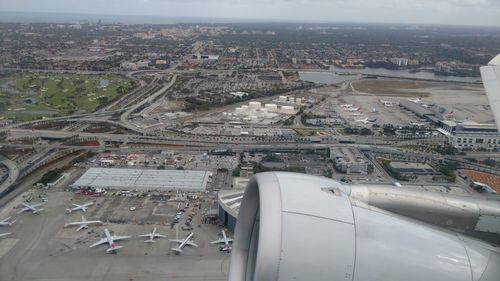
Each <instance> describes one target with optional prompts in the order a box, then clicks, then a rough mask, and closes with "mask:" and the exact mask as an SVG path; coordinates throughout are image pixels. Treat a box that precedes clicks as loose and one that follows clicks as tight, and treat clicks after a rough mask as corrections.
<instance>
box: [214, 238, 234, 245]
mask: <svg viewBox="0 0 500 281" xmlns="http://www.w3.org/2000/svg"><path fill="white" fill-rule="evenodd" d="M228 240H229V239H228ZM219 243H224V239H222V238H220V239H219V240H215V241H212V242H210V244H219Z"/></svg>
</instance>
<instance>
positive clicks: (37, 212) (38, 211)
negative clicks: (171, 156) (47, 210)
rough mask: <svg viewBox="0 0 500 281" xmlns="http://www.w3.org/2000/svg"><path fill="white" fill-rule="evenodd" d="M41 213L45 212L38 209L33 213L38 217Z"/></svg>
mask: <svg viewBox="0 0 500 281" xmlns="http://www.w3.org/2000/svg"><path fill="white" fill-rule="evenodd" d="M41 211H43V209H37V210H36V211H34V212H33V213H34V214H37V215H38V214H39V213H40V212H41Z"/></svg>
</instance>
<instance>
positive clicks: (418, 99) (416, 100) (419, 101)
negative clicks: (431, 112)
mask: <svg viewBox="0 0 500 281" xmlns="http://www.w3.org/2000/svg"><path fill="white" fill-rule="evenodd" d="M408 100H409V101H411V102H414V103H421V102H422V99H421V98H408Z"/></svg>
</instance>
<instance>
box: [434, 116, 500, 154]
mask: <svg viewBox="0 0 500 281" xmlns="http://www.w3.org/2000/svg"><path fill="white" fill-rule="evenodd" d="M440 125H441V126H440V128H439V129H438V131H439V132H441V133H442V134H444V135H445V136H447V137H448V141H449V143H450V144H451V145H452V146H453V147H455V148H457V149H474V150H475V149H487V150H497V149H499V148H500V134H498V130H497V127H496V125H495V124H481V123H477V122H474V121H466V122H462V123H457V122H454V121H449V120H443V121H441V122H440Z"/></svg>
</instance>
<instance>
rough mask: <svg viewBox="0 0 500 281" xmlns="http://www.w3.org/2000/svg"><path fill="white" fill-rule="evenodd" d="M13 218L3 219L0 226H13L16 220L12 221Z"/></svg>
mask: <svg viewBox="0 0 500 281" xmlns="http://www.w3.org/2000/svg"><path fill="white" fill-rule="evenodd" d="M10 218H11V217H8V218H6V219H3V220H1V221H0V226H12V225H13V224H14V223H15V222H16V220H10Z"/></svg>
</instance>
